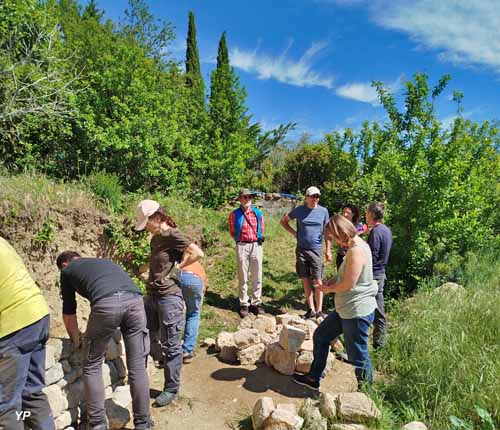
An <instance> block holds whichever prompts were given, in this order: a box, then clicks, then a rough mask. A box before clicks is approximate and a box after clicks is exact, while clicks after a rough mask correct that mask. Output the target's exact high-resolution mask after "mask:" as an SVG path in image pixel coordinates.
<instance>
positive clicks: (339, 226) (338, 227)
mask: <svg viewBox="0 0 500 430" xmlns="http://www.w3.org/2000/svg"><path fill="white" fill-rule="evenodd" d="M325 230H326V232H327V233H328V232H329V233H330V234H331V235H332V236H333V238H334V239H337V240H338V241H340V242H347V241H348V240H349V239H353V238H354V237H356V236H357V234H358V231H357V230H356V227H354V224H353V223H352V222H351V221H349V220H348V219H347V218H345V217H344V216H342V215H340V214H336V215H334V216H332V217H331V218H330V219H329V220H328V223H327V224H326V226H325Z"/></svg>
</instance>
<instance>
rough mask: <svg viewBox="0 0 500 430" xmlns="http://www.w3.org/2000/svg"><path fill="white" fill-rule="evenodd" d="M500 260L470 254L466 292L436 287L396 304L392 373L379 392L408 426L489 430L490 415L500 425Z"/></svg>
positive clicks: (382, 366)
mask: <svg viewBox="0 0 500 430" xmlns="http://www.w3.org/2000/svg"><path fill="white" fill-rule="evenodd" d="M499 257H500V252H499V251H498V250H496V251H495V250H492V251H488V252H486V251H485V253H483V254H481V255H475V254H471V255H469V256H468V259H467V261H466V263H465V264H464V267H463V278H462V280H463V285H464V286H465V290H464V291H463V292H458V293H456V292H455V293H454V292H450V291H448V292H447V293H444V292H439V293H438V292H437V291H435V289H434V288H432V286H433V284H434V285H435V281H434V282H433V281H429V282H428V283H427V288H424V290H423V291H421V292H419V293H418V294H417V295H416V296H415V297H413V298H411V299H409V300H407V301H404V302H400V303H399V304H398V305H396V306H394V308H393V312H392V314H391V330H390V336H389V343H388V345H387V347H386V348H384V350H383V351H381V352H380V354H377V356H376V364H377V367H378V369H379V370H381V371H383V372H384V373H385V374H386V375H387V378H386V379H385V381H386V382H383V383H381V384H379V385H378V387H377V391H378V394H379V395H380V396H381V397H383V398H384V400H386V401H388V402H389V404H391V405H392V408H393V411H394V413H395V414H396V415H398V416H399V418H400V419H401V421H404V420H405V419H414V418H415V417H418V418H420V419H421V420H422V421H424V422H426V424H428V425H430V428H435V429H449V428H451V426H454V427H453V428H455V429H458V428H461V429H467V428H474V429H488V430H489V429H490V428H494V427H491V426H489V424H488V417H490V421H491V422H494V423H496V425H499V424H500V381H499V375H500V359H499V357H500V284H499V278H500V258H499ZM479 412H481V413H479ZM460 423H462V424H460ZM467 426H469V427H467Z"/></svg>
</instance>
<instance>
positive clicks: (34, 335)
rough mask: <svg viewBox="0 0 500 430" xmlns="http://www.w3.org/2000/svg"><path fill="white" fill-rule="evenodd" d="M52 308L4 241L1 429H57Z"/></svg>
mask: <svg viewBox="0 0 500 430" xmlns="http://www.w3.org/2000/svg"><path fill="white" fill-rule="evenodd" d="M49 327H50V320H49V308H48V306H47V303H46V301H45V299H44V297H43V295H42V292H41V291H40V289H39V288H38V287H37V285H36V284H35V282H34V281H33V279H32V278H31V276H30V275H29V273H28V270H27V269H26V267H25V266H24V263H23V261H22V260H21V257H19V255H18V254H17V252H16V251H15V250H14V248H12V246H11V245H10V244H9V243H8V242H7V241H6V240H5V239H3V238H1V237H0V430H3V429H5V430H22V429H24V428H25V426H26V428H31V429H32V430H54V429H55V424H54V417H53V416H52V410H51V409H50V405H49V402H48V400H47V396H46V395H45V393H43V392H42V388H44V387H45V343H46V342H47V339H48V338H49Z"/></svg>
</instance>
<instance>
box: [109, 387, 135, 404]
mask: <svg viewBox="0 0 500 430" xmlns="http://www.w3.org/2000/svg"><path fill="white" fill-rule="evenodd" d="M112 399H113V401H114V402H115V403H116V404H117V405H120V406H123V407H124V408H127V407H128V406H129V405H130V404H131V403H132V395H131V394H130V386H129V385H122V386H119V387H116V389H115V391H114V392H113V397H112Z"/></svg>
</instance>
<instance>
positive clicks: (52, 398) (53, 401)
mask: <svg viewBox="0 0 500 430" xmlns="http://www.w3.org/2000/svg"><path fill="white" fill-rule="evenodd" d="M42 391H43V392H44V393H45V394H46V396H47V398H48V400H49V404H50V408H51V409H52V415H53V416H55V417H57V416H59V415H60V414H61V413H62V412H63V411H64V410H66V409H67V408H68V399H67V398H66V396H65V395H64V394H63V392H62V390H61V387H59V386H57V385H49V386H48V387H45V388H43V390H42Z"/></svg>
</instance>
